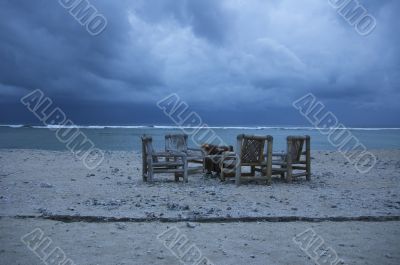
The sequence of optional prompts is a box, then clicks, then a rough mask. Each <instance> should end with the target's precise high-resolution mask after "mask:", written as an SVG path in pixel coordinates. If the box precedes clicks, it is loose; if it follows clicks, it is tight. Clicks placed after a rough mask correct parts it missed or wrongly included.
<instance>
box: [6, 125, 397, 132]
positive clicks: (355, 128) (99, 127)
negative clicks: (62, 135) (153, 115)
mask: <svg viewBox="0 0 400 265" xmlns="http://www.w3.org/2000/svg"><path fill="white" fill-rule="evenodd" d="M0 127H8V128H34V129H50V128H51V129H59V128H79V129H171V130H172V129H181V128H185V129H191V128H192V129H198V128H199V127H180V126H171V125H154V126H147V125H71V126H66V125H47V126H44V125H23V124H3V125H0ZM207 128H210V129H216V130H320V129H325V128H315V127H291V126H209V127H207ZM337 129H338V130H354V131H382V130H400V128H361V127H349V128H337Z"/></svg>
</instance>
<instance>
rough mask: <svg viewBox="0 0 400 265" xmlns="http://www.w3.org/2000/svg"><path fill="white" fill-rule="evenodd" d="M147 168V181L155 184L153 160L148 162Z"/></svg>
mask: <svg viewBox="0 0 400 265" xmlns="http://www.w3.org/2000/svg"><path fill="white" fill-rule="evenodd" d="M147 167H148V171H147V172H148V173H147V179H148V181H150V182H153V176H154V172H153V161H152V159H151V158H150V159H148V160H147Z"/></svg>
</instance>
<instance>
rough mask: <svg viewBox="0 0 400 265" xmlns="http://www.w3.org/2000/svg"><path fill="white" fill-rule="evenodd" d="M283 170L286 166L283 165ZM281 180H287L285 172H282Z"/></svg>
mask: <svg viewBox="0 0 400 265" xmlns="http://www.w3.org/2000/svg"><path fill="white" fill-rule="evenodd" d="M281 168H285V166H284V165H281ZM281 180H285V172H281Z"/></svg>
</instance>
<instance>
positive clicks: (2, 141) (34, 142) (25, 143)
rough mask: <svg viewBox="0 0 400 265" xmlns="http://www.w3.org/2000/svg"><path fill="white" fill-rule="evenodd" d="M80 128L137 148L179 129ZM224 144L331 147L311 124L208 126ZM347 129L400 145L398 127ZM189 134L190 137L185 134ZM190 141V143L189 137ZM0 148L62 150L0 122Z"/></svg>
mask: <svg viewBox="0 0 400 265" xmlns="http://www.w3.org/2000/svg"><path fill="white" fill-rule="evenodd" d="M80 130H81V131H82V132H83V133H84V134H86V135H87V136H88V137H89V139H90V140H92V141H93V142H94V143H95V145H96V147H98V148H100V149H103V150H135V151H140V150H141V140H140V136H141V135H143V134H146V135H150V136H153V144H154V147H155V148H156V149H162V148H164V135H165V134H169V133H182V131H181V129H179V128H176V127H172V126H154V127H147V126H109V127H105V126H81V127H80ZM212 130H213V131H214V132H215V133H216V135H218V136H219V137H221V138H222V139H223V140H224V141H225V142H226V144H229V145H235V142H236V136H237V135H238V134H254V135H272V136H273V137H274V150H276V151H278V150H284V149H285V148H286V146H285V144H286V137H287V136H288V135H310V136H311V139H312V141H311V144H312V149H313V150H335V148H334V147H333V146H332V145H331V144H330V143H329V141H328V140H327V136H325V135H322V134H321V133H319V131H318V130H317V129H315V128H305V127H212ZM350 132H351V133H352V134H353V135H354V136H356V137H357V138H358V139H359V140H360V142H361V143H363V144H364V145H365V146H366V147H367V148H368V149H400V128H353V129H350ZM189 138H190V137H189ZM190 145H192V146H194V143H193V142H192V141H191V142H190ZM0 149H42V150H65V149H66V147H65V144H62V143H60V142H59V141H58V140H57V138H56V136H55V132H54V131H52V130H50V129H49V128H45V127H40V126H37V127H22V126H15V125H13V126H10V125H7V126H5V125H3V126H0Z"/></svg>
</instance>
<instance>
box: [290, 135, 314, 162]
mask: <svg viewBox="0 0 400 265" xmlns="http://www.w3.org/2000/svg"><path fill="white" fill-rule="evenodd" d="M309 140H310V137H309V136H288V137H287V145H288V146H287V148H288V150H287V151H288V155H290V158H291V161H292V162H299V161H300V158H301V155H302V154H303V152H304V151H305V150H304V149H305V148H306V146H305V144H304V143H306V141H309ZM303 150H304V151H303Z"/></svg>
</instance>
